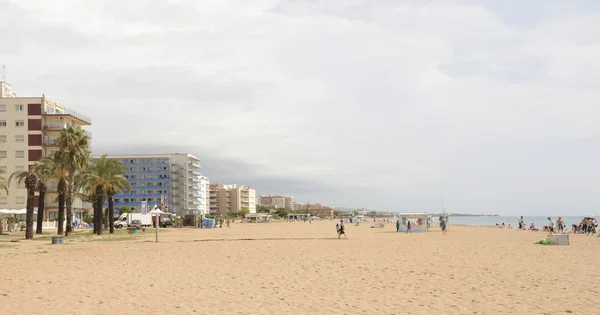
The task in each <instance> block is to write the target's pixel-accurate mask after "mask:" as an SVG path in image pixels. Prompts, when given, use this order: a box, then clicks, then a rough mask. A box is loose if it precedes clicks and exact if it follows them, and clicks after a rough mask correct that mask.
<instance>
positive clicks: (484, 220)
mask: <svg viewBox="0 0 600 315" xmlns="http://www.w3.org/2000/svg"><path fill="white" fill-rule="evenodd" d="M592 217H594V218H596V219H598V218H600V216H593V215H592ZM583 218H584V216H563V217H562V219H563V221H565V225H566V226H567V228H568V229H571V225H572V224H579V223H581V220H582V219H583ZM518 219H519V217H516V216H515V217H510V216H509V217H505V216H472V217H471V216H456V217H453V216H450V218H449V219H448V221H449V223H450V224H461V225H463V224H464V225H478V226H496V224H502V223H504V225H506V226H508V225H509V224H510V225H511V226H512V227H513V228H514V227H518V226H519V223H518ZM557 219H558V216H553V217H552V220H554V223H556V221H557ZM523 220H524V221H525V226H526V227H527V228H529V226H530V225H531V223H533V224H535V226H536V227H538V228H542V227H543V226H544V225H548V217H540V216H523Z"/></svg>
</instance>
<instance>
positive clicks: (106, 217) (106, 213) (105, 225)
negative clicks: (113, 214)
mask: <svg viewBox="0 0 600 315" xmlns="http://www.w3.org/2000/svg"><path fill="white" fill-rule="evenodd" d="M102 219H103V222H102V223H103V225H104V230H105V231H106V230H108V208H106V209H104V215H103V216H102Z"/></svg>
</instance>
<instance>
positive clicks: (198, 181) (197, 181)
mask: <svg viewBox="0 0 600 315" xmlns="http://www.w3.org/2000/svg"><path fill="white" fill-rule="evenodd" d="M190 180H192V181H193V182H196V183H201V182H202V180H201V179H197V178H196V177H192V178H190Z"/></svg>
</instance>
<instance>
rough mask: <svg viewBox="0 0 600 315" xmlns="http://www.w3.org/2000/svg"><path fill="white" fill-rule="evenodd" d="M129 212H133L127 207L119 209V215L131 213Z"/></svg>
mask: <svg viewBox="0 0 600 315" xmlns="http://www.w3.org/2000/svg"><path fill="white" fill-rule="evenodd" d="M129 212H131V210H130V209H129V207H126V206H120V207H119V214H123V213H129Z"/></svg>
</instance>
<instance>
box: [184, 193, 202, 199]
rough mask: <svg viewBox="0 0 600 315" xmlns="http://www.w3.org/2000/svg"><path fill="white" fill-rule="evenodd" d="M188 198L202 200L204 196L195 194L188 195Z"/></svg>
mask: <svg viewBox="0 0 600 315" xmlns="http://www.w3.org/2000/svg"><path fill="white" fill-rule="evenodd" d="M188 196H189V197H197V198H203V197H204V195H203V194H196V193H191V194H189V195H188Z"/></svg>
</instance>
